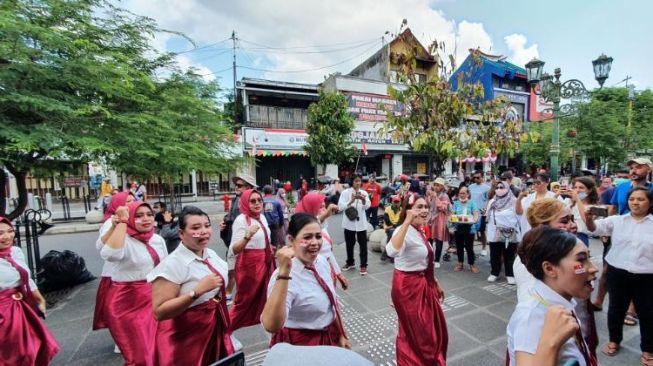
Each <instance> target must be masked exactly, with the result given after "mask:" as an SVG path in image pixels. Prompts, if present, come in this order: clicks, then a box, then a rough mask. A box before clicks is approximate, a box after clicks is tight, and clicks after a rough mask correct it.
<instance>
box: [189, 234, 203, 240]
mask: <svg viewBox="0 0 653 366" xmlns="http://www.w3.org/2000/svg"><path fill="white" fill-rule="evenodd" d="M191 236H192V237H193V238H196V239H197V238H201V237H202V234H200V233H193V235H191Z"/></svg>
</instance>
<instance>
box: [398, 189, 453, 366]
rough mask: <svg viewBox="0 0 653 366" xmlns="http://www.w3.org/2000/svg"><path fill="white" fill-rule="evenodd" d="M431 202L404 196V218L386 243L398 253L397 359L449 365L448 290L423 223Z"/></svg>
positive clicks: (405, 362)
mask: <svg viewBox="0 0 653 366" xmlns="http://www.w3.org/2000/svg"><path fill="white" fill-rule="evenodd" d="M428 216H429V206H428V203H427V202H426V200H425V199H424V198H423V197H420V196H415V200H414V201H413V204H412V206H411V205H410V204H409V203H408V197H405V198H404V203H403V209H402V214H401V218H400V220H399V221H400V222H402V224H401V226H399V227H398V228H397V229H395V232H394V233H393V235H392V239H390V242H388V244H387V245H386V251H387V253H388V256H389V257H392V258H394V259H395V262H394V264H395V271H394V273H393V275H392V289H391V292H390V296H391V297H392V304H393V305H394V307H395V311H396V312H397V318H398V322H399V329H398V332H397V340H396V355H397V365H399V366H402V365H442V366H443V365H445V364H446V361H447V346H448V342H449V338H448V333H447V324H446V320H445V318H444V313H443V312H442V307H441V306H440V301H442V300H444V293H443V292H442V288H441V287H440V286H439V284H438V282H437V281H436V279H435V274H434V270H433V267H434V265H433V248H432V247H431V245H430V244H429V242H428V239H427V238H426V235H425V234H424V232H423V231H422V227H423V226H424V225H426V224H427V223H428Z"/></svg>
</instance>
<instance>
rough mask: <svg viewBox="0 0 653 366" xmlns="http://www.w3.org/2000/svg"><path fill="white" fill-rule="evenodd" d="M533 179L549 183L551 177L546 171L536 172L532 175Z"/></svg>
mask: <svg viewBox="0 0 653 366" xmlns="http://www.w3.org/2000/svg"><path fill="white" fill-rule="evenodd" d="M533 179H537V180H539V181H540V182H544V183H549V182H550V181H551V177H550V176H549V175H548V174H546V173H536V174H535V175H533Z"/></svg>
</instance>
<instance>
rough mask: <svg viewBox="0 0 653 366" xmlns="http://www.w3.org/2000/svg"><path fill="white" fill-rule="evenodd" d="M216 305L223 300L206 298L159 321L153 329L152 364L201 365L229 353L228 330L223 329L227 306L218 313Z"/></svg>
mask: <svg viewBox="0 0 653 366" xmlns="http://www.w3.org/2000/svg"><path fill="white" fill-rule="evenodd" d="M220 306H223V303H222V304H218V303H217V302H215V301H213V300H209V301H207V302H205V303H203V304H201V305H197V306H194V307H192V308H189V309H187V310H186V311H185V312H184V313H183V314H181V315H179V316H177V317H175V318H173V319H169V320H164V321H160V322H159V323H158V324H157V328H156V341H155V346H154V348H155V350H154V364H155V365H157V366H165V365H188V366H193V365H197V366H201V365H208V364H211V363H213V362H215V361H217V360H220V359H222V358H225V357H227V356H229V355H231V354H233V353H234V346H233V344H232V343H231V332H229V331H228V330H227V329H226V328H227V327H228V325H229V323H228V322H229V318H228V316H229V315H228V314H227V311H226V309H227V307H226V306H224V310H223V313H221V311H220ZM222 314H224V315H222ZM223 316H224V317H225V318H223ZM225 323H226V324H225Z"/></svg>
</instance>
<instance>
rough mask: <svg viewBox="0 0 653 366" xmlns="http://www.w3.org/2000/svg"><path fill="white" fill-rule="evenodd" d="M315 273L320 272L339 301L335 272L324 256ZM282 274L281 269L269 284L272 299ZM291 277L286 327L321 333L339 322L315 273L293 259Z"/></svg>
mask: <svg viewBox="0 0 653 366" xmlns="http://www.w3.org/2000/svg"><path fill="white" fill-rule="evenodd" d="M315 269H317V273H318V274H319V275H320V277H321V278H322V279H323V280H324V282H325V283H326V284H327V286H328V287H329V291H331V293H332V294H333V298H334V299H335V298H336V291H335V289H334V288H333V281H332V280H331V268H330V267H329V264H328V263H327V261H326V259H325V258H324V257H322V256H321V255H318V256H317V260H315ZM278 274H279V269H278V268H277V270H276V271H274V273H273V274H272V278H270V283H269V284H268V297H269V296H270V294H271V293H272V289H273V288H274V284H275V283H276V282H277V275H278ZM290 276H291V277H292V280H289V283H288V295H287V296H286V322H285V323H284V327H286V328H293V329H312V330H321V329H324V328H326V327H328V326H329V325H331V323H333V321H334V320H335V318H336V313H335V310H334V309H333V306H331V302H330V301H329V297H328V296H327V294H326V292H324V289H323V288H322V287H321V286H320V285H319V284H318V282H317V280H316V279H315V275H314V274H313V272H312V271H311V270H308V269H306V268H305V266H304V264H303V263H302V262H301V261H300V260H299V259H297V258H293V259H292V268H291V270H290ZM282 281H286V280H282Z"/></svg>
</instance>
